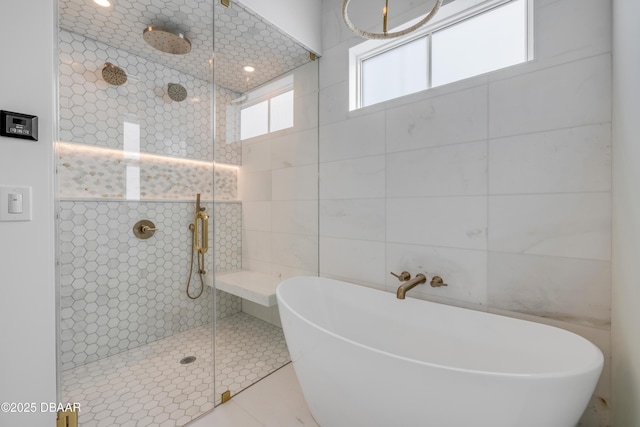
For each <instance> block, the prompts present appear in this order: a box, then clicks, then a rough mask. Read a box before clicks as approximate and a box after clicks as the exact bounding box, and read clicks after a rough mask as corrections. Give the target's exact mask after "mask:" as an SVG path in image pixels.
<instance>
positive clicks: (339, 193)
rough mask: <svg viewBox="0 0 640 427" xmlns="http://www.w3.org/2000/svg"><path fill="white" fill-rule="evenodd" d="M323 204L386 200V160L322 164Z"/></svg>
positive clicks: (321, 195) (382, 157) (376, 158)
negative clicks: (352, 200)
mask: <svg viewBox="0 0 640 427" xmlns="http://www.w3.org/2000/svg"><path fill="white" fill-rule="evenodd" d="M320 177H321V178H320V200H324V199H370V198H376V197H384V196H385V156H373V157H363V158H360V159H354V160H342V161H339V162H331V163H321V164H320Z"/></svg>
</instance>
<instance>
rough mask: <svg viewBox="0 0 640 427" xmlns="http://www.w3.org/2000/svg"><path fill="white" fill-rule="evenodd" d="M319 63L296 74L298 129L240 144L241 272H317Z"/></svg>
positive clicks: (289, 273) (300, 273)
mask: <svg viewBox="0 0 640 427" xmlns="http://www.w3.org/2000/svg"><path fill="white" fill-rule="evenodd" d="M317 64H318V63H317V62H311V63H309V64H306V65H304V66H302V67H299V68H297V69H296V70H294V71H293V76H294V91H295V92H294V126H293V128H290V129H285V130H281V131H278V132H274V133H272V134H268V135H263V136H258V137H255V138H251V139H248V140H244V141H242V166H241V168H240V172H239V174H238V195H239V198H240V200H242V214H243V236H242V267H243V268H244V269H247V270H253V271H258V272H262V273H266V274H272V275H274V276H276V277H282V278H287V277H291V276H296V275H317V272H318V127H317V117H318V89H317V81H318V65H317Z"/></svg>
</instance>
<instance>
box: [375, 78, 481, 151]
mask: <svg viewBox="0 0 640 427" xmlns="http://www.w3.org/2000/svg"><path fill="white" fill-rule="evenodd" d="M386 126H387V133H386V136H387V152H394V151H403V150H412V149H416V148H426V147H433V146H436V145H446V144H453V143H458V142H469V141H479V140H484V139H486V137H487V90H486V88H485V87H484V86H478V87H475V88H472V89H467V90H462V91H459V92H453V93H450V94H447V95H444V96H439V97H435V98H430V99H427V100H425V101H419V102H415V103H411V104H408V105H403V106H400V107H396V108H393V109H390V110H388V111H387V124H386Z"/></svg>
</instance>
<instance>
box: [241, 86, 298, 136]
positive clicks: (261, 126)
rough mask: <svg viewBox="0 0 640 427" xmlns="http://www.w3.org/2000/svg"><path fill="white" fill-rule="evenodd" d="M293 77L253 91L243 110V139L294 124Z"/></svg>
mask: <svg viewBox="0 0 640 427" xmlns="http://www.w3.org/2000/svg"><path fill="white" fill-rule="evenodd" d="M292 88H293V76H288V77H285V78H284V79H280V80H278V81H276V82H274V83H271V84H269V85H267V86H263V87H261V88H259V89H256V90H254V91H252V92H250V93H249V94H248V95H247V96H246V100H245V101H244V105H243V106H242V107H241V109H240V139H242V140H245V139H249V138H254V137H256V136H260V135H265V134H267V133H271V132H276V131H279V130H282V129H288V128H291V127H293V118H294V109H293V106H294V100H293V98H294V96H293V89H292Z"/></svg>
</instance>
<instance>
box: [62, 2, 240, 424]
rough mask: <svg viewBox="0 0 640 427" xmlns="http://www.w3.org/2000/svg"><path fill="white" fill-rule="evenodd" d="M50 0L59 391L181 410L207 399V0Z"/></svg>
mask: <svg viewBox="0 0 640 427" xmlns="http://www.w3.org/2000/svg"><path fill="white" fill-rule="evenodd" d="M58 3H59V23H60V28H59V34H58V37H59V142H58V144H57V153H58V164H57V182H58V188H59V190H58V216H59V220H58V230H59V239H58V240H59V245H58V246H59V251H58V262H59V287H60V292H59V293H60V332H59V378H60V393H61V400H62V401H69V402H78V403H80V404H81V408H82V411H81V412H80V420H79V421H80V425H82V426H83V427H86V426H97V425H163V424H167V425H174V426H175V425H185V424H186V423H188V422H189V421H191V420H192V419H194V418H196V417H198V416H200V415H202V414H203V413H205V412H207V411H209V410H211V409H213V406H214V403H215V392H214V386H215V384H214V376H215V372H214V336H213V334H214V323H215V316H216V314H215V313H216V311H215V291H214V289H213V282H214V280H213V273H214V270H215V264H214V253H215V251H214V250H213V247H214V240H213V235H214V225H213V221H212V218H213V216H214V199H215V198H216V197H217V193H216V191H217V189H218V188H219V189H220V191H221V193H222V192H224V191H226V188H227V187H228V185H227V184H226V183H225V182H221V181H219V180H218V178H219V176H218V175H219V174H218V171H217V170H216V171H215V177H214V144H213V128H214V126H213V121H212V118H213V106H214V90H213V82H212V67H213V66H212V47H213V19H214V14H213V5H212V4H211V3H210V2H208V1H205V0H201V1H198V0H195V1H192V0H149V1H146V2H139V1H134V0H117V1H116V2H112V3H111V6H109V7H106V8H104V7H101V6H98V5H97V4H95V3H94V2H92V1H86V0H59V2H58ZM143 33H144V35H145V37H143ZM179 34H181V36H179ZM150 35H152V37H150ZM154 40H155V41H154ZM158 40H160V41H158ZM185 40H188V41H189V43H188V45H189V46H190V51H189V52H188V53H184V51H182V52H181V53H179V54H177V53H175V52H177V51H178V50H180V49H185V47H189V46H187V44H185ZM167 51H171V52H174V53H169V52H167ZM224 176H225V175H224V174H223V175H222V177H223V178H224ZM198 196H199V206H198V207H197V202H196V200H197V197H198ZM208 248H210V249H208Z"/></svg>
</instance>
